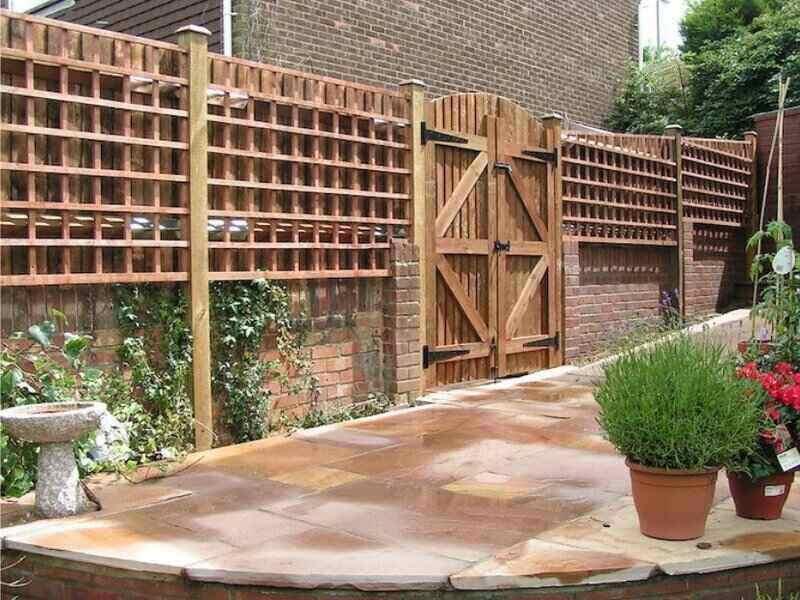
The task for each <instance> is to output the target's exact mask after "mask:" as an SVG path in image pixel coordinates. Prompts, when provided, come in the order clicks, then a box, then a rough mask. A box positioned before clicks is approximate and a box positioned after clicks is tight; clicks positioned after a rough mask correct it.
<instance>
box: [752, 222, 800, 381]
mask: <svg viewBox="0 0 800 600" xmlns="http://www.w3.org/2000/svg"><path fill="white" fill-rule="evenodd" d="M759 243H761V244H762V245H764V246H767V247H770V248H773V249H774V251H772V252H771V251H762V252H761V253H760V254H758V255H757V256H756V257H755V258H754V259H753V264H752V267H751V269H752V270H751V273H750V276H751V279H753V280H754V281H756V280H757V281H758V285H759V290H761V295H760V300H759V302H758V304H756V306H755V307H754V309H753V312H754V315H755V316H756V317H759V318H761V319H763V320H764V321H765V322H766V323H767V324H768V325H769V328H770V331H771V334H772V342H773V350H772V351H771V352H769V354H768V355H766V356H763V357H759V363H760V364H759V366H760V367H762V368H764V367H767V368H771V367H772V366H774V365H775V364H776V363H778V362H781V361H783V362H788V363H789V364H792V365H800V255H798V253H797V251H795V250H794V245H793V240H792V229H791V227H789V226H788V225H787V224H786V223H784V222H782V221H773V222H771V223H769V225H767V227H766V229H765V230H763V231H757V232H756V233H755V234H754V235H753V236H752V237H751V238H750V240H749V241H748V243H747V247H748V249H755V248H756V247H758V245H759ZM782 248H786V249H787V250H785V251H792V252H794V255H795V263H794V268H793V269H792V270H791V272H789V273H787V274H780V273H776V272H775V271H774V270H773V269H772V262H773V260H774V259H775V255H776V253H777V252H778V251H779V250H781V249H782Z"/></svg>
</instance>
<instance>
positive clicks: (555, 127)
mask: <svg viewBox="0 0 800 600" xmlns="http://www.w3.org/2000/svg"><path fill="white" fill-rule="evenodd" d="M541 120H542V125H543V126H544V129H545V131H546V132H547V143H548V147H549V146H550V144H552V147H553V152H555V156H556V161H555V164H554V165H553V169H552V171H551V179H550V181H548V185H550V186H552V188H551V189H552V190H553V196H554V198H553V206H554V208H555V211H553V214H552V215H551V214H550V212H551V211H548V217H549V218H548V220H549V221H550V222H549V223H548V227H549V228H551V229H552V230H553V233H551V235H552V236H553V244H554V247H553V269H552V270H551V271H550V274H549V275H548V277H549V278H550V289H552V290H553V291H554V293H553V299H552V302H551V306H552V308H551V310H552V311H554V312H553V313H551V314H553V316H554V319H553V320H554V321H555V324H556V328H557V331H556V332H553V331H551V332H550V335H554V333H558V334H559V335H560V336H561V339H562V340H566V337H567V332H566V331H564V323H565V322H566V318H565V316H566V315H565V312H566V305H565V303H564V301H563V298H564V287H565V284H566V277H565V275H564V271H563V264H564V256H563V246H562V242H563V237H564V234H563V232H562V229H561V212H562V209H563V205H562V202H561V127H562V124H563V121H564V119H563V117H562V116H561V115H559V114H557V113H552V114H549V115H545V116H543V117H542V119H541ZM564 351H565V342H562V343H561V344H560V345H559V347H558V348H557V349H555V350H551V351H550V352H551V359H552V362H551V366H552V365H553V364H556V365H562V364H564Z"/></svg>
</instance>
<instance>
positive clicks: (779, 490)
mask: <svg viewBox="0 0 800 600" xmlns="http://www.w3.org/2000/svg"><path fill="white" fill-rule="evenodd" d="M784 493H786V486H785V485H765V486H764V495H765V496H766V497H767V498H770V497H772V496H783V494H784Z"/></svg>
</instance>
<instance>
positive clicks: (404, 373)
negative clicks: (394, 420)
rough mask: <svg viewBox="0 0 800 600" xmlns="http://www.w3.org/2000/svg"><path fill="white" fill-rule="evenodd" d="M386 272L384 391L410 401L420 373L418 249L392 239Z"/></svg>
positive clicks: (416, 392)
mask: <svg viewBox="0 0 800 600" xmlns="http://www.w3.org/2000/svg"><path fill="white" fill-rule="evenodd" d="M389 271H390V274H389V277H387V278H386V279H385V280H384V286H383V382H384V390H385V392H386V395H387V396H389V397H390V398H392V399H393V400H394V401H395V402H396V403H397V404H405V403H408V404H413V403H414V401H415V400H416V399H417V397H418V396H419V394H420V377H421V376H422V359H421V347H420V339H419V325H420V320H419V319H420V317H419V314H420V300H421V298H420V277H419V250H418V248H417V247H416V246H415V245H414V244H412V243H411V242H409V241H408V240H394V241H392V249H391V254H390V258H389Z"/></svg>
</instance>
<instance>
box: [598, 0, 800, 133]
mask: <svg viewBox="0 0 800 600" xmlns="http://www.w3.org/2000/svg"><path fill="white" fill-rule="evenodd" d="M686 19H687V20H686V21H685V22H684V29H685V32H686V35H687V38H686V39H687V43H686V46H685V52H684V53H683V55H682V57H681V58H676V57H669V58H667V57H666V56H664V55H661V56H660V57H656V58H655V59H654V60H652V61H650V62H647V63H645V64H644V65H642V66H641V67H640V68H638V67H636V66H632V67H631V68H630V69H629V71H628V73H627V74H626V77H625V79H624V80H623V81H622V82H621V85H620V88H619V91H618V93H617V97H616V99H615V102H614V106H613V109H612V111H611V113H610V114H609V117H608V119H607V121H606V124H607V126H608V127H610V128H612V129H616V130H622V131H629V132H633V133H661V132H662V131H663V127H664V126H665V125H667V124H670V123H678V124H680V125H681V126H683V128H684V130H685V131H686V132H687V133H688V134H691V135H701V136H707V137H715V136H720V137H733V136H738V135H741V133H742V132H743V131H745V130H747V129H750V128H751V127H752V124H751V120H750V116H751V115H753V114H755V113H758V112H765V111H769V110H774V109H775V106H776V99H777V96H778V94H777V88H778V75H779V73H780V72H783V75H784V77H786V76H790V77H792V79H793V81H794V82H800V0H785V1H782V2H779V1H775V0H704V1H702V2H699V3H697V4H696V5H695V8H694V9H693V10H692V11H690V13H689V14H688V15H687V17H686ZM673 63H674V64H673ZM671 64H673V66H670V65H671ZM677 65H682V66H677ZM798 103H800V85H793V86H792V88H791V89H790V92H789V96H788V97H787V102H786V104H787V106H793V105H796V104H798Z"/></svg>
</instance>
